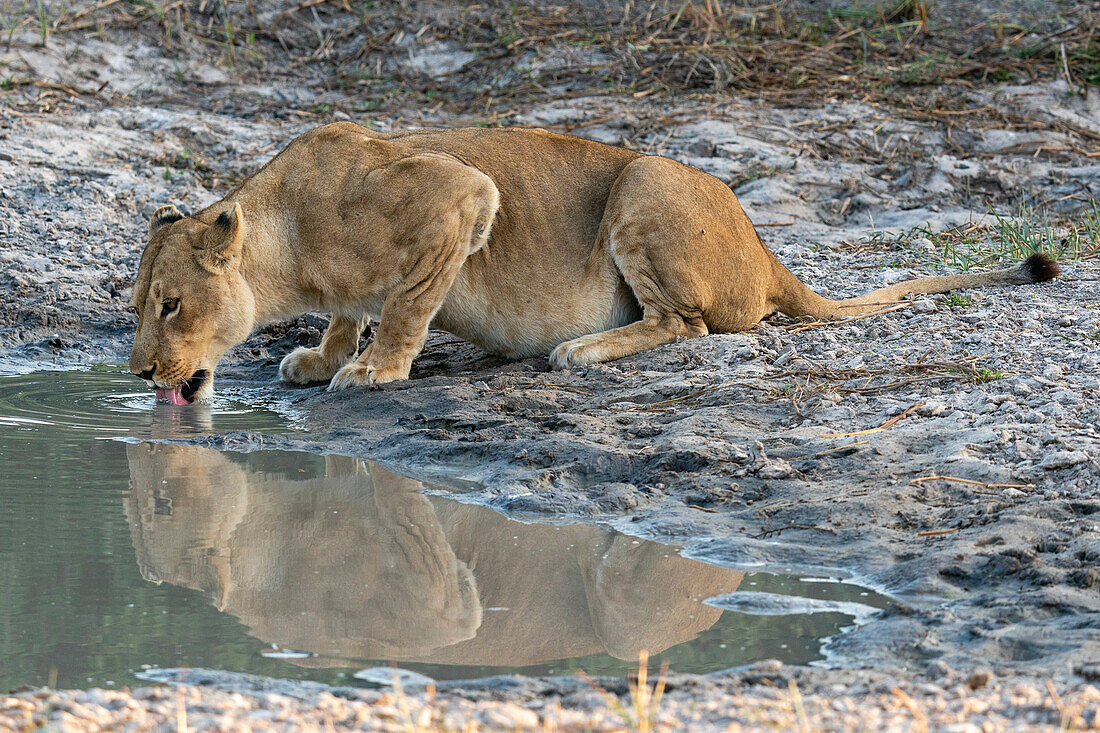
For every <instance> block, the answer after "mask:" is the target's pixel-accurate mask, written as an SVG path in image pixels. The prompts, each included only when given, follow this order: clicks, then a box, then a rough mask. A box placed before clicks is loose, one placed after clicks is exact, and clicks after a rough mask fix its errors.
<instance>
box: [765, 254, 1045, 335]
mask: <svg viewBox="0 0 1100 733" xmlns="http://www.w3.org/2000/svg"><path fill="white" fill-rule="evenodd" d="M772 263H773V268H774V279H773V282H774V283H775V290H774V292H773V293H772V296H771V302H772V303H773V304H774V305H775V307H776V309H777V310H779V311H781V312H782V313H786V314H787V315H788V316H792V317H796V318H797V317H800V316H811V317H813V318H818V319H835V318H844V317H845V316H854V315H859V314H861V313H869V312H873V311H876V310H880V309H882V308H885V307H888V306H890V305H892V304H894V303H897V302H898V301H899V300H900V299H902V298H904V297H905V296H907V295H924V294H933V293H946V292H948V291H950V290H962V289H965V288H984V287H988V286H991V285H1027V284H1030V283H1040V282H1045V281H1047V280H1053V279H1054V278H1056V277H1058V275H1059V273H1060V272H1061V271H1062V268H1060V267H1059V266H1058V263H1057V262H1055V261H1054V260H1053V259H1051V258H1050V257H1049V256H1048V255H1045V254H1042V253H1039V254H1033V255H1031V256H1030V257H1028V258H1027V259H1026V260H1024V261H1023V262H1020V263H1018V264H1016V265H1014V266H1012V267H1005V268H1002V269H999V270H992V271H990V272H968V273H963V274H961V275H942V276H939V277H921V278H917V279H915V280H906V281H904V282H900V283H896V284H894V285H890V286H888V287H885V288H879V289H878V290H872V291H871V292H869V293H867V294H866V295H861V296H859V297H858V298H848V299H847V300H830V299H828V298H824V297H822V296H820V295H818V294H817V293H815V292H814V291H812V290H810V289H809V288H808V287H806V286H805V285H804V284H803V283H802V281H801V280H799V279H798V278H797V277H795V276H794V274H793V273H792V272H791V271H790V270H788V269H787V268H786V267H784V266H783V264H782V263H781V262H780V261H779V260H778V259H775V258H774V257H773V258H772Z"/></svg>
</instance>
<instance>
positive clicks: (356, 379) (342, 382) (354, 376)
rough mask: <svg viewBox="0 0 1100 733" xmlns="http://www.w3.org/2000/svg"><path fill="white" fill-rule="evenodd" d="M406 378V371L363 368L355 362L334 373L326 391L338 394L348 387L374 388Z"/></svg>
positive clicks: (371, 367) (407, 374)
mask: <svg viewBox="0 0 1100 733" xmlns="http://www.w3.org/2000/svg"><path fill="white" fill-rule="evenodd" d="M408 376H409V373H408V371H402V370H400V369H395V368H385V367H373V366H363V365H362V364H360V363H359V362H355V363H354V364H348V365H347V366H346V367H344V368H342V369H341V370H340V371H338V372H336V376H334V377H333V378H332V381H331V382H329V385H328V391H329V392H339V391H340V390H342V389H347V388H348V387H362V386H364V385H366V386H368V387H374V386H377V385H379V384H385V383H386V382H393V381H395V380H397V379H406V378H408Z"/></svg>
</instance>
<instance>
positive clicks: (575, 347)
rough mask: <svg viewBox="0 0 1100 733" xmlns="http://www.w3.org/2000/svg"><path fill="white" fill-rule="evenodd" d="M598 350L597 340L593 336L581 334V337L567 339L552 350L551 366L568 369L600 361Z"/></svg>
mask: <svg viewBox="0 0 1100 733" xmlns="http://www.w3.org/2000/svg"><path fill="white" fill-rule="evenodd" d="M598 350H599V346H598V344H597V341H596V339H594V338H593V337H591V336H581V337H580V338H579V339H573V340H572V341H566V342H564V343H561V344H558V347H557V348H556V349H554V350H553V351H551V352H550V367H551V368H552V369H568V368H570V367H575V366H581V365H583V364H591V363H592V362H594V361H600V355H599V353H597V352H598Z"/></svg>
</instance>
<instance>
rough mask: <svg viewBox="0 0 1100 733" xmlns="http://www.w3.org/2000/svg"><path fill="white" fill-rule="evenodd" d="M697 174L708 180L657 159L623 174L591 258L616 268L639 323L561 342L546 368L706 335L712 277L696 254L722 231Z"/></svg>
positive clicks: (632, 166) (642, 161) (635, 165)
mask: <svg viewBox="0 0 1100 733" xmlns="http://www.w3.org/2000/svg"><path fill="white" fill-rule="evenodd" d="M697 177H702V178H703V179H704V180H703V181H702V184H703V185H704V186H705V185H706V184H707V180H706V179H708V178H709V176H705V175H704V174H702V173H700V172H699V171H694V170H693V169H689V168H687V167H686V166H682V165H680V164H678V163H674V162H673V161H670V160H667V159H665V158H657V157H646V158H639V159H638V160H636V161H634V162H633V163H631V164H630V165H628V166H627V167H626V168H625V169H624V170H623V173H622V175H621V176H620V177H619V179H618V181H616V182H615V186H614V187H613V188H612V191H611V196H610V198H609V200H608V203H607V207H606V209H605V211H604V217H603V221H602V222H601V223H600V234H599V239H598V240H597V243H596V251H595V254H596V255H598V256H600V255H602V256H609V257H610V258H611V259H612V261H613V262H614V263H615V267H616V268H617V269H618V271H619V273H620V275H621V276H622V278H623V280H624V281H626V284H627V285H628V286H629V287H630V290H631V291H632V292H633V294H634V297H635V299H636V300H637V301H638V303H639V304H641V306H642V312H643V316H642V319H641V320H640V321H635V322H634V323H630V324H627V325H625V326H621V327H619V328H613V329H611V330H608V331H602V332H600V333H593V334H590V335H588V336H582V337H580V338H576V339H572V340H571V341H566V342H565V343H563V344H560V345H559V346H558V347H557V348H556V349H554V351H553V352H552V353H551V354H550V365H551V366H552V367H553V368H555V369H566V368H568V367H572V366H579V365H581V364H590V363H592V362H598V361H611V360H614V359H621V358H622V357H624V356H629V355H631V354H636V353H638V352H639V351H645V350H646V349H652V348H655V347H657V346H663V345H665V344H670V343H672V342H674V341H676V340H677V339H680V338H694V337H696V336H705V335H707V334H708V333H709V332H710V330H709V328H708V324H707V323H706V322H705V321H704V318H703V314H704V310H705V309H706V308H707V307H708V305H709V303H710V301H711V299H712V294H713V288H712V287H711V282H710V281H711V279H712V276H711V273H708V272H707V264H708V263H706V262H705V261H701V260H702V258H701V257H700V252H701V251H705V250H706V245H707V244H709V243H710V241H709V240H711V239H712V238H713V237H715V236H720V235H721V234H723V233H724V232H722V231H721V225H720V223H718V222H715V221H714V220H713V218H712V217H711V216H710V215H709V214H708V213H707V212H708V211H710V210H711V209H710V208H708V207H709V206H710V205H711V203H712V202H711V201H709V200H708V199H709V195H708V194H709V192H708V191H705V190H704V191H702V192H700V181H698V180H697ZM715 183H717V184H718V185H719V186H722V187H723V188H724V186H723V184H722V183H721V182H720V181H715ZM725 192H726V193H727V194H729V193H730V192H729V189H725ZM716 224H717V225H716ZM708 232H709V235H708Z"/></svg>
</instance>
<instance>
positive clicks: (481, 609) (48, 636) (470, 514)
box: [0, 370, 885, 689]
mask: <svg viewBox="0 0 1100 733" xmlns="http://www.w3.org/2000/svg"><path fill="white" fill-rule="evenodd" d="M223 399H224V401H222V402H219V403H217V404H216V405H215V406H214V407H213V408H205V407H198V408H196V407H182V408H181V407H172V406H156V407H154V406H153V404H152V400H151V396H150V395H149V394H148V392H147V391H145V390H144V389H143V385H142V383H141V382H139V381H138V380H136V379H133V378H132V377H129V376H127V375H124V374H121V373H118V371H117V370H98V371H92V372H81V373H38V374H31V375H25V376H19V377H6V378H0V465H2V466H3V471H2V473H0V589H2V593H0V688H5V689H6V688H12V687H15V686H17V685H20V684H44V683H46V682H47V681H49V680H50V679H51V678H52V677H55V678H56V682H55V684H56V685H57V686H59V687H66V686H70V687H78V686H88V685H91V684H95V685H106V686H111V685H122V684H138V683H139V682H138V680H137V679H136V677H135V675H136V674H140V673H141V671H142V669H144V668H147V667H150V666H152V667H211V668H217V669H225V670H230V671H241V672H251V673H256V674H265V675H271V676H276V677H290V678H306V679H315V680H319V681H324V682H331V683H343V684H347V683H350V682H351V681H352V680H351V675H352V674H353V673H354V672H355V671H356V670H359V669H363V668H366V667H372V666H380V665H388V664H399V665H400V666H402V667H405V668H408V669H412V670H415V671H418V672H421V673H423V674H427V675H429V676H431V677H435V678H437V679H448V678H460V677H478V676H484V675H487V674H495V673H505V672H523V673H528V674H562V673H571V672H575V671H577V670H584V671H585V672H587V673H589V674H597V675H599V674H615V675H621V674H625V673H627V672H629V671H631V670H633V669H635V668H636V666H637V655H638V652H639V651H640V650H642V649H645V650H647V651H648V652H649V653H650V654H651V655H652V656H653V665H654V666H656V665H659V664H660V663H661V662H663V661H667V662H668V663H669V664H670V666H671V667H672V669H674V670H679V671H685V672H710V671H717V670H721V669H725V668H728V667H730V666H736V665H739V664H745V663H748V662H752V661H756V660H759V659H764V658H779V659H783V660H785V661H787V662H792V663H807V662H811V661H814V660H818V659H821V658H822V654H821V640H822V639H824V638H826V637H828V636H830V635H832V634H835V633H836V632H837V631H838V630H839V629H840V628H842V627H844V626H847V625H849V624H850V623H851V621H852V617H851V616H850V615H846V614H842V613H815V614H812V615H811V614H793V615H785V616H750V615H746V614H743V613H737V612H734V611H729V610H726V611H723V610H722V609H719V608H716V607H714V606H711V605H707V604H706V603H704V601H706V600H707V599H708V598H713V597H715V596H719V595H722V594H726V593H732V592H736V591H739V590H753V591H768V592H772V593H780V594H788V595H798V596H806V597H814V598H826V599H831V600H838V601H855V602H859V603H864V604H870V605H883V604H884V603H885V599H881V598H879V597H877V596H874V594H871V593H869V592H868V591H866V590H864V589H861V588H859V587H856V586H852V585H847V584H843V583H829V584H823V583H818V582H806V581H804V580H802V579H799V578H796V577H791V576H782V575H770V574H765V573H756V574H748V575H746V574H743V573H741V572H739V571H734V570H729V569H725V568H720V567H716V566H712V565H708V564H705V563H701V562H697V561H693V560H688V559H685V558H683V557H681V556H680V555H678V554H677V553H676V551H675V549H674V548H670V547H668V546H665V545H661V544H658V543H653V542H646V541H642V540H638V539H635V538H631V537H628V536H626V535H622V534H618V533H615V532H611V531H608V530H606V529H603V528H599V527H593V526H589V525H561V526H558V525H546V524H524V523H520V522H517V521H514V520H511V519H508V518H506V517H504V516H502V515H500V514H498V513H496V512H494V511H492V510H490V509H487V508H484V507H480V506H474V505H469V504H463V503H460V502H458V501H456V500H454V499H451V498H447V497H442V496H437V495H427V494H425V493H423V490H424V488H425V485H424V484H422V483H421V482H419V481H416V480H413V479H410V478H406V477H404V476H400V475H398V474H395V473H392V472H390V471H388V470H386V469H384V468H382V467H381V466H379V465H377V464H374V463H371V462H365V461H360V460H355V459H350V458H343V457H338V456H329V457H321V456H316V455H313V454H306V453H294V452H270V451H269V452H256V453H251V454H234V453H221V452H218V451H214V450H211V449H208V448H203V447H198V446H192V445H177V444H165V443H154V442H149V439H160V438H183V437H187V436H193V435H198V434H203V433H209V432H225V431H230V430H285V429H287V424H286V420H285V419H284V418H283V417H281V416H280V415H279V414H277V413H276V412H273V411H271V410H268V409H264V408H253V407H248V406H246V405H245V404H243V403H239V402H234V401H233V399H232V396H230V398H227V399H225V398H223ZM117 438H124V439H126V440H125V441H120V440H117Z"/></svg>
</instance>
